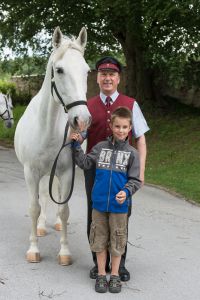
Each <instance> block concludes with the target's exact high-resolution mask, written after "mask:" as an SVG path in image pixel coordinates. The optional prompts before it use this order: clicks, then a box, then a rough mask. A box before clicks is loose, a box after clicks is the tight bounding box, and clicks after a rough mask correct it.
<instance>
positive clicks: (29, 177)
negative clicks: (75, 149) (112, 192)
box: [14, 27, 91, 265]
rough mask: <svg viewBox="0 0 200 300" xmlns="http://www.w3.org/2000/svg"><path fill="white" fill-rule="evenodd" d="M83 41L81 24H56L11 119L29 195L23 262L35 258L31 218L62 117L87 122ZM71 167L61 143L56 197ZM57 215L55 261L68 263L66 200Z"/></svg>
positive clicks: (74, 123)
mask: <svg viewBox="0 0 200 300" xmlns="http://www.w3.org/2000/svg"><path fill="white" fill-rule="evenodd" d="M86 42H87V32H86V29H85V28H82V29H81V31H80V33H79V36H78V38H77V39H69V38H64V37H63V35H62V32H61V31H60V29H59V27H57V28H56V29H55V31H54V34H53V47H54V50H53V52H52V54H51V56H50V59H49V61H48V65H47V70H46V75H45V78H44V82H43V85H42V87H41V89H40V91H39V92H38V94H37V95H36V96H35V97H34V98H33V99H32V100H31V102H30V104H29V105H28V106H27V109H26V110H25V112H24V114H23V116H22V117H21V119H20V121H19V122H18V124H17V128H16V132H15V141H14V143H15V151H16V154H17V157H18V159H19V161H20V162H21V163H22V164H23V166H24V176H25V181H26V184H27V188H28V193H29V197H30V216H31V220H32V229H31V235H30V247H29V249H28V251H27V260H28V261H29V262H39V261H40V251H39V248H38V239H37V224H38V218H39V216H40V213H41V205H40V202H39V198H42V197H43V196H44V193H45V191H46V190H47V188H46V187H45V184H46V183H48V178H49V177H47V176H49V173H50V170H51V167H52V164H53V161H54V159H55V157H56V155H57V153H58V151H59V149H60V147H61V145H62V141H63V135H64V131H65V125H66V121H67V119H68V121H69V124H70V126H71V128H73V130H77V129H78V128H79V125H80V124H81V125H84V126H85V127H86V128H87V127H88V126H89V124H90V120H91V116H90V113H89V111H88V109H87V105H86V91H87V73H88V71H89V66H88V65H87V63H86V62H85V59H84V57H83V55H84V49H85V46H86ZM63 107H64V108H63ZM64 109H65V111H67V112H68V113H67V114H66V113H65V111H64ZM66 142H68V138H67V140H66ZM71 169H72V159H71V148H70V147H66V148H65V149H64V150H63V151H62V152H61V155H60V157H59V161H58V165H57V169H56V176H57V181H58V182H59V187H58V188H59V191H58V188H57V192H59V194H60V202H63V201H64V200H65V198H66V196H67V194H68V192H69V189H70V184H71ZM38 195H39V197H38ZM59 217H60V219H61V226H62V231H61V239H60V246H61V247H60V251H59V254H58V257H59V263H60V264H61V265H69V264H70V263H71V254H70V250H69V248H68V242H67V220H68V217H69V208H68V204H63V205H60V207H59ZM44 218H45V215H42V214H41V216H40V219H44Z"/></svg>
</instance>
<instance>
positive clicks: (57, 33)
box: [52, 26, 62, 48]
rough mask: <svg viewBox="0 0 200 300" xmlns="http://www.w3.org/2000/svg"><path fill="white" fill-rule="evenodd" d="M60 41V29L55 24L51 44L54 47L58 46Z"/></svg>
mask: <svg viewBox="0 0 200 300" xmlns="http://www.w3.org/2000/svg"><path fill="white" fill-rule="evenodd" d="M61 42H62V32H61V30H60V27H59V26H57V27H56V29H55V30H54V33H53V39H52V44H53V47H54V48H58V47H60V44H61Z"/></svg>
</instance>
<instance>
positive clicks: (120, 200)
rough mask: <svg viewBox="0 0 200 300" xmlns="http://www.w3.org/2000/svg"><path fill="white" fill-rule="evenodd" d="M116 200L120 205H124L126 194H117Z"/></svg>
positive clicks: (122, 192) (121, 192)
mask: <svg viewBox="0 0 200 300" xmlns="http://www.w3.org/2000/svg"><path fill="white" fill-rule="evenodd" d="M116 200H117V202H118V203H119V204H122V203H124V201H125V200H126V193H125V192H124V191H120V192H119V193H117V195H116Z"/></svg>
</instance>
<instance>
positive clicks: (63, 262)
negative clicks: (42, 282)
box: [58, 255, 72, 266]
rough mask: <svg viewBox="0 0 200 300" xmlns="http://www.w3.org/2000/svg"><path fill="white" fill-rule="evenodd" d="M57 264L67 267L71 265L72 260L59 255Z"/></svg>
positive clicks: (68, 256)
mask: <svg viewBox="0 0 200 300" xmlns="http://www.w3.org/2000/svg"><path fill="white" fill-rule="evenodd" d="M58 262H59V264H60V265H61V266H69V265H71V264H72V258H71V256H70V255H59V256H58Z"/></svg>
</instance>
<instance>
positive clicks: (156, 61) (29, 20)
mask: <svg viewBox="0 0 200 300" xmlns="http://www.w3.org/2000/svg"><path fill="white" fill-rule="evenodd" d="M0 11H1V14H0V20H1V28H0V39H1V43H2V45H7V46H9V47H12V48H15V49H18V50H19V51H24V50H26V48H27V46H28V45H29V46H31V47H32V48H33V51H36V50H37V49H39V48H40V51H43V52H45V51H46V50H47V45H48V46H49V39H50V37H51V35H52V32H53V29H54V28H55V27H56V26H57V25H59V26H60V28H61V30H62V31H63V32H64V33H65V34H69V33H70V34H74V35H77V33H78V32H79V30H80V28H81V27H82V26H87V28H88V36H89V43H88V47H87V51H86V55H87V57H89V58H90V60H92V58H93V57H96V55H97V53H98V55H99V56H101V54H102V53H108V51H109V50H111V51H114V53H117V52H120V51H121V50H120V49H122V51H123V53H124V56H125V59H126V64H127V93H128V94H129V95H131V96H134V97H136V98H137V99H138V100H145V99H151V98H153V96H154V95H153V92H154V89H153V88H152V87H154V85H155V77H158V74H159V76H163V78H164V79H165V80H168V82H169V84H171V85H172V84H176V85H178V84H180V83H181V82H183V80H188V81H189V79H190V81H191V82H192V84H195V81H197V80H199V79H198V78H199V76H197V74H198V72H199V70H200V66H199V60H200V59H199V58H200V51H199V43H200V42H199V41H200V2H199V1H198V0H115V1H107V2H106V1H105V0H91V1H90V0H83V1H79V0H78V1H74V0H67V1H63V0H48V1H47V0H43V1H40V0H32V1H26V0H25V1H23V0H21V1H14V0H13V1H12V0H9V1H8V0H7V1H1V3H0ZM41 32H45V34H46V35H44V34H43V35H42V36H41V34H40V33H41ZM48 34H49V35H48ZM45 39H46V41H45ZM42 40H43V43H42ZM191 65H193V66H195V72H192V71H191V70H194V68H193V69H191ZM189 70H190V72H189ZM188 73H189V74H190V75H191V76H190V77H189V78H188Z"/></svg>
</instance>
